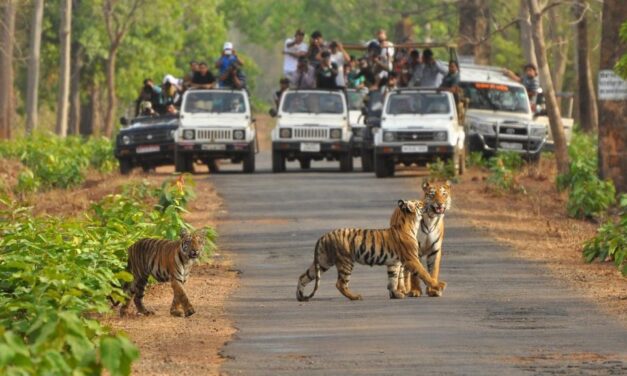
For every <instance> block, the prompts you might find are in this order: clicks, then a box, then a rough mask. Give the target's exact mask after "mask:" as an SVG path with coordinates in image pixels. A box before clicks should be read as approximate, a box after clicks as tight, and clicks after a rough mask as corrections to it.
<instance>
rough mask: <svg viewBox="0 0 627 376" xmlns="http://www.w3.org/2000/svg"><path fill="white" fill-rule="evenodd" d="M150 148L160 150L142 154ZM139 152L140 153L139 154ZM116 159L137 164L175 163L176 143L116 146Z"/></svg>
mask: <svg viewBox="0 0 627 376" xmlns="http://www.w3.org/2000/svg"><path fill="white" fill-rule="evenodd" d="M149 147H153V148H159V149H158V150H155V151H149V152H142V148H143V149H144V150H146V149H147V148H149ZM138 150H139V152H138ZM114 155H115V157H116V158H117V159H118V160H120V159H128V160H131V161H133V162H134V163H135V164H142V162H150V163H151V164H153V165H154V164H155V163H159V162H161V163H163V164H168V163H173V162H174V143H173V142H172V143H167V144H158V145H123V146H120V145H118V146H116V148H115V152H114Z"/></svg>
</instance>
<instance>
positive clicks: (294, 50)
mask: <svg viewBox="0 0 627 376" xmlns="http://www.w3.org/2000/svg"><path fill="white" fill-rule="evenodd" d="M308 50H309V46H307V43H305V32H303V31H302V30H300V29H299V30H296V33H295V34H294V38H288V39H287V40H286V41H285V46H284V49H283V54H284V55H285V60H284V61H283V75H284V76H285V77H288V78H290V77H294V76H295V73H296V68H297V66H298V58H299V57H301V56H305V55H307V51H308Z"/></svg>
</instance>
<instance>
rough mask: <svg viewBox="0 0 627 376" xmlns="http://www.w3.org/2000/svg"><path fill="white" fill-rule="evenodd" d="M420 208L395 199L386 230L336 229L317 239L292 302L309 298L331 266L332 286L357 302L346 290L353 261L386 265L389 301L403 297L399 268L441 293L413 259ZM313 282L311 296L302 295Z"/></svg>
mask: <svg viewBox="0 0 627 376" xmlns="http://www.w3.org/2000/svg"><path fill="white" fill-rule="evenodd" d="M423 207H424V204H423V202H422V201H415V200H414V201H404V200H399V201H398V207H397V208H395V210H394V213H393V214H392V217H391V219H390V228H387V229H381V230H365V229H337V230H333V231H331V232H328V233H326V234H325V235H323V236H322V237H320V238H319V239H318V241H317V242H316V246H315V249H314V262H313V263H312V264H311V266H309V268H308V269H307V270H306V271H305V273H303V274H302V275H301V276H300V278H299V279H298V286H297V289H296V299H298V301H308V300H309V299H311V298H312V297H313V296H314V294H315V293H316V291H317V290H318V287H319V286H320V276H321V274H322V273H324V272H326V271H327V270H329V268H331V267H332V266H334V265H335V266H336V268H337V273H338V278H337V282H336V284H335V287H337V289H338V290H339V291H340V293H342V295H344V296H345V297H347V298H348V299H350V300H361V295H359V294H356V293H354V292H352V291H351V290H350V289H349V288H348V284H349V281H350V277H351V273H352V271H353V266H354V263H355V262H358V263H360V264H363V265H370V266H373V265H385V266H387V270H388V285H387V288H388V291H389V294H390V298H392V299H402V298H404V297H405V294H404V293H403V292H402V291H399V290H398V288H397V285H398V273H399V269H400V267H401V265H403V266H404V267H405V269H407V270H409V271H411V272H413V273H416V274H417V275H419V276H420V277H421V278H422V279H423V280H424V281H425V283H426V284H427V285H429V286H431V287H432V288H433V289H434V291H441V290H444V287H445V286H446V283H444V282H442V281H440V282H437V281H436V280H435V279H433V278H431V276H429V273H428V272H427V270H426V269H425V268H424V267H423V266H422V264H421V263H420V260H419V259H418V256H417V255H418V244H417V243H416V230H417V228H418V226H419V224H420V221H421V218H422V212H423ZM313 280H315V286H314V289H313V291H312V293H311V294H309V295H305V294H304V288H305V286H307V284H309V283H310V282H311V281H313Z"/></svg>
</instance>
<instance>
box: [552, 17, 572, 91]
mask: <svg viewBox="0 0 627 376" xmlns="http://www.w3.org/2000/svg"><path fill="white" fill-rule="evenodd" d="M548 16H549V17H548V20H549V40H550V41H551V43H552V44H553V46H552V50H553V51H552V54H551V55H552V58H553V59H552V62H551V68H552V69H551V78H552V79H553V86H554V87H555V91H557V92H560V91H562V90H563V86H564V74H565V73H566V63H568V48H569V46H570V43H569V41H568V39H567V38H566V36H565V35H564V34H563V33H561V32H560V22H564V21H563V20H561V19H560V14H558V11H557V8H556V7H553V8H551V9H549V11H548Z"/></svg>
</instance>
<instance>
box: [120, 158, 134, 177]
mask: <svg viewBox="0 0 627 376" xmlns="http://www.w3.org/2000/svg"><path fill="white" fill-rule="evenodd" d="M133 167H134V166H133V162H131V160H130V159H126V158H125V159H120V174H122V175H128V174H130V173H131V171H133Z"/></svg>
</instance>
